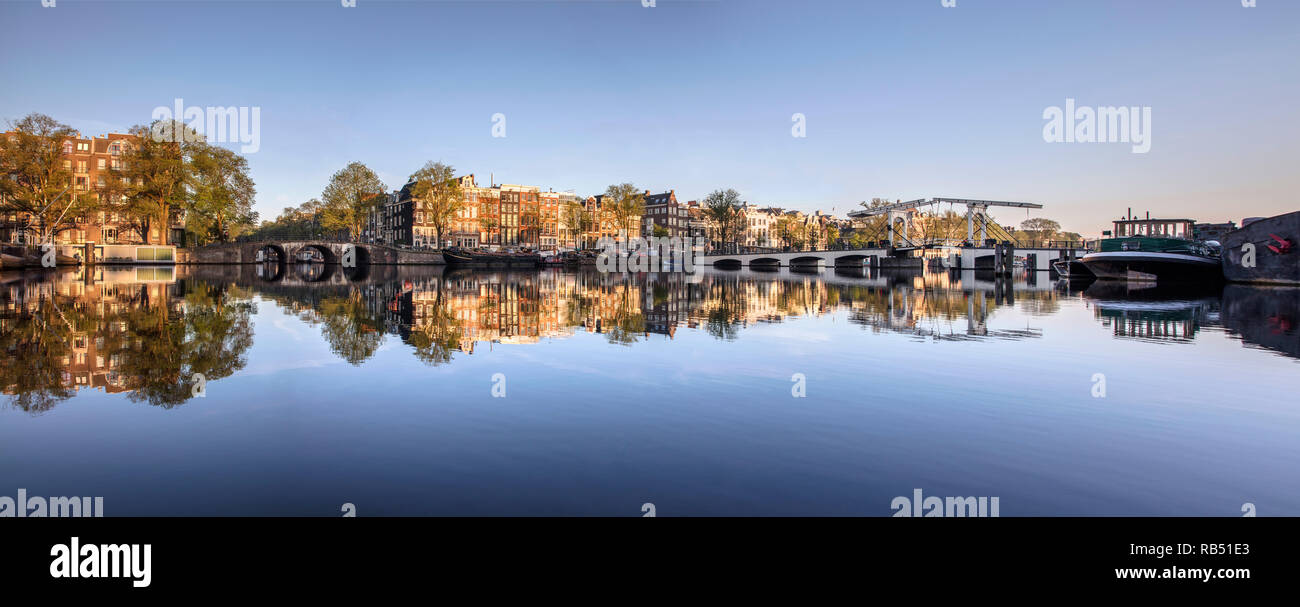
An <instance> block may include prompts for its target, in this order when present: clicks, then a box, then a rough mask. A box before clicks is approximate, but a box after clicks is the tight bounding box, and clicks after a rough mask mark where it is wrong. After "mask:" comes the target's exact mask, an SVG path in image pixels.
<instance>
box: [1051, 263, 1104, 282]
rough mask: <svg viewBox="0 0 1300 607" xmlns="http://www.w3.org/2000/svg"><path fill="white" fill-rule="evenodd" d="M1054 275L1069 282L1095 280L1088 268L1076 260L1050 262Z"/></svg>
mask: <svg viewBox="0 0 1300 607" xmlns="http://www.w3.org/2000/svg"><path fill="white" fill-rule="evenodd" d="M1052 269H1053V270H1055V271H1056V275H1057V276H1059V277H1061V278H1066V279H1069V280H1078V279H1087V278H1096V276H1094V275H1093V273H1092V271H1091V270H1089V269H1088V266H1086V265H1083V261H1081V260H1078V259H1058V260H1056V261H1053V262H1052Z"/></svg>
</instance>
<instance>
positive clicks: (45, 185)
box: [0, 114, 97, 242]
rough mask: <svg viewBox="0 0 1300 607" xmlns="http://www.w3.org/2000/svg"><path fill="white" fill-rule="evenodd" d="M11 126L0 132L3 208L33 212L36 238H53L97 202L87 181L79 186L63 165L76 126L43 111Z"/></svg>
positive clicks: (0, 189)
mask: <svg viewBox="0 0 1300 607" xmlns="http://www.w3.org/2000/svg"><path fill="white" fill-rule="evenodd" d="M10 127H11V128H12V130H13V132H12V133H9V134H7V135H4V136H0V171H3V172H5V173H8V179H5V178H3V177H0V210H3V211H11V212H17V213H20V214H25V215H28V216H30V217H31V218H32V219H33V220H34V222H35V225H34V226H32V228H30V229H34V231H35V232H36V233H35V236H36V240H37V241H39V242H53V240H54V237H55V235H56V234H58V233H59V232H61V231H63V230H67V229H71V228H72V227H73V225H74V220H75V218H76V217H78V216H81V215H85V214H88V213H90V212H92V211H94V210H96V207H97V202H96V200H95V197H94V196H93V195H91V194H90V192H89V191H88V190H89V184H86V188H85V189H84V190H83V189H80V188H77V187H75V185H74V184H73V174H72V171H71V170H68V169H65V168H64V167H63V144H64V142H65V141H67V140H68V139H71V138H73V137H76V131H74V130H72V127H70V126H68V125H66V124H63V123H61V122H58V121H57V120H55V119H53V118H50V117H49V116H46V115H44V114H28V115H27V117H25V118H23V119H22V120H19V121H18V122H15V123H11V124H10Z"/></svg>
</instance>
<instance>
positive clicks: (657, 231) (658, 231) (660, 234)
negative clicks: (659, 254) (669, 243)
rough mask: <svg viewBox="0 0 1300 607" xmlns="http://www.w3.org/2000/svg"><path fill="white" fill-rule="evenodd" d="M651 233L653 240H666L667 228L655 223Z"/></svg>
mask: <svg viewBox="0 0 1300 607" xmlns="http://www.w3.org/2000/svg"><path fill="white" fill-rule="evenodd" d="M653 233H654V237H655V238H668V228H665V227H664V226H661V225H659V224H657V223H656V224H655V227H654V231H653Z"/></svg>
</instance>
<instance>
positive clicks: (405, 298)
mask: <svg viewBox="0 0 1300 607" xmlns="http://www.w3.org/2000/svg"><path fill="white" fill-rule="evenodd" d="M93 272H94V274H93V275H89V276H88V275H86V274H85V273H82V272H81V271H67V272H64V273H60V274H48V275H44V276H39V275H33V274H28V275H21V274H11V273H6V274H4V275H3V278H2V279H0V280H3V284H2V285H0V308H2V309H0V311H2V313H3V316H2V317H0V353H2V354H3V359H2V360H0V389H2V391H3V392H4V394H3V395H0V403H4V404H3V406H0V495H8V496H10V497H14V496H16V494H17V490H18V488H25V489H26V490H27V492H28V494H29V495H39V496H65V495H66V496H103V497H104V509H105V513H106V514H107V515H108V516H119V515H320V516H338V515H339V514H340V508H341V505H342V504H344V503H352V504H355V506H356V509H357V514H358V515H359V516H372V515H445V514H462V515H463V514H487V515H607V516H640V515H641V505H642V504H643V503H646V502H650V503H653V504H655V507H656V512H657V514H658V515H659V516H672V515H801V514H807V515H850V516H862V515H865V516H889V515H891V514H892V513H893V511H892V510H891V509H890V502H891V500H892V499H893V498H894V497H895V496H908V497H910V496H911V495H912V491H913V489H915V488H921V489H922V490H923V492H924V494H925V495H927V496H996V497H999V498H1000V509H1001V515H1002V516H1018V515H1216V516H1240V514H1241V509H1242V504H1244V503H1247V502H1249V503H1253V504H1255V506H1256V508H1257V511H1258V513H1259V515H1261V516H1267V515H1292V516H1295V515H1300V475H1297V472H1296V471H1297V470H1300V405H1298V404H1297V399H1296V394H1297V393H1298V392H1300V359H1298V358H1300V333H1298V329H1297V321H1298V320H1300V295H1298V294H1297V291H1295V290H1284V289H1271V290H1269V289H1256V288H1246V287H1238V286H1230V287H1227V288H1226V289H1215V290H1213V291H1206V292H1181V293H1178V292H1164V291H1160V290H1156V289H1144V290H1132V291H1130V290H1127V289H1125V288H1124V287H1123V286H1119V287H1109V288H1102V287H1105V286H1106V285H1101V284H1095V285H1091V286H1087V288H1084V286H1083V285H1075V286H1074V287H1073V288H1072V287H1070V286H1067V285H1064V284H1057V283H1055V282H1053V281H1048V280H1046V278H1045V276H1044V275H1040V276H1039V280H1036V281H1035V280H1026V279H1025V278H1024V277H1023V276H1022V277H1019V278H1017V279H1014V280H1011V281H1002V280H999V281H994V280H992V278H991V277H980V276H975V275H973V274H972V273H969V272H967V273H966V274H964V275H962V274H952V275H949V274H947V273H942V274H926V275H919V274H914V275H885V276H878V275H871V274H869V273H868V274H863V273H858V274H839V273H836V272H835V271H831V270H824V271H822V272H820V273H813V274H801V273H791V272H789V271H787V270H782V271H780V272H772V273H761V272H750V271H736V272H724V271H715V270H710V271H705V272H701V273H699V274H696V275H693V276H691V275H688V276H682V275H664V274H660V275H648V276H646V275H643V276H623V275H618V276H604V275H600V274H596V273H594V272H570V271H563V270H542V271H532V272H509V273H507V272H494V271H444V270H442V269H440V268H400V269H399V268H392V267H383V268H381V267H376V268H373V269H372V270H371V271H370V272H369V273H368V274H367V275H365V276H354V277H348V276H344V275H343V274H342V273H339V272H331V271H329V270H328V269H324V270H323V269H322V267H320V266H314V267H313V266H306V267H299V268H289V269H288V270H287V271H286V272H284V273H283V274H281V273H279V272H276V271H274V269H261V268H256V267H252V266H241V267H234V266H229V267H204V268H175V269H171V268H162V269H134V268H129V269H117V270H114V269H97V270H94V271H93ZM195 374H202V375H203V376H204V377H205V378H206V385H205V388H204V392H203V394H204V395H203V396H202V397H196V396H194V390H195V383H196V380H197V378H196V376H195ZM498 374H499V375H498ZM796 374H802V376H803V378H804V384H803V385H804V389H805V390H806V397H805V398H795V397H793V396H792V388H794V387H795V386H796V383H797V382H796V381H793V380H792V377H795V375H796ZM1096 374H1101V376H1104V397H1097V396H1095V394H1099V392H1100V389H1101V381H1100V379H1101V376H1098V375H1096ZM494 389H495V390H496V393H497V394H500V393H501V391H502V390H504V394H505V396H504V397H503V398H502V397H495V396H494Z"/></svg>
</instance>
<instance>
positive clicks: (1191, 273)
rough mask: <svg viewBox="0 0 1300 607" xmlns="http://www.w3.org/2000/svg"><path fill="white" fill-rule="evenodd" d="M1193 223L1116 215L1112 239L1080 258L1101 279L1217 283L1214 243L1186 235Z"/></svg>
mask: <svg viewBox="0 0 1300 607" xmlns="http://www.w3.org/2000/svg"><path fill="white" fill-rule="evenodd" d="M1195 223H1196V222H1195V221H1193V220H1191V219H1151V218H1150V217H1149V216H1148V217H1147V218H1146V219H1136V218H1132V217H1127V218H1124V219H1119V220H1116V221H1115V230H1114V237H1112V238H1103V239H1102V240H1101V242H1100V246H1099V247H1098V250H1097V251H1095V252H1093V253H1088V254H1087V255H1084V256H1083V258H1082V260H1081V261H1082V262H1083V265H1084V266H1085V267H1087V268H1088V271H1089V272H1092V273H1093V274H1094V275H1095V276H1096V277H1097V278H1100V279H1102V280H1126V281H1130V282H1160V283H1168V282H1193V283H1196V282H1209V283H1219V282H1222V281H1223V269H1222V267H1221V266H1222V262H1221V261H1220V259H1219V254H1218V251H1217V250H1216V247H1215V246H1213V245H1212V244H1209V243H1207V242H1203V241H1199V240H1194V239H1193V238H1192V237H1191V234H1192V228H1193V226H1194V225H1195ZM1107 234H1109V232H1108V233H1107Z"/></svg>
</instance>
